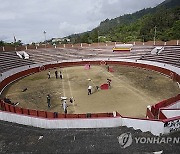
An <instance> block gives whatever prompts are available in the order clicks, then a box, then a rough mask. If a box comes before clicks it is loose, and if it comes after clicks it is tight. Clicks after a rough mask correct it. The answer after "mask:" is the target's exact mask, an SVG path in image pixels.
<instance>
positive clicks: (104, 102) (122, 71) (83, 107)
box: [2, 65, 180, 118]
mask: <svg viewBox="0 0 180 154" xmlns="http://www.w3.org/2000/svg"><path fill="white" fill-rule="evenodd" d="M110 67H112V68H113V70H114V71H115V72H112V73H110V72H108V71H107V68H106V67H105V66H94V65H93V66H91V69H89V70H86V69H85V67H84V66H75V67H67V68H61V69H59V68H58V69H57V71H58V75H59V71H61V72H62V74H63V79H62V80H61V79H60V78H59V76H58V79H56V78H55V73H54V72H55V70H56V69H51V70H50V72H51V78H50V79H48V75H47V73H48V71H43V72H40V73H36V74H32V75H30V76H27V77H25V78H23V79H21V80H19V81H16V82H15V83H13V84H12V85H10V86H8V87H7V88H6V89H5V91H4V92H3V94H2V97H5V96H6V97H8V98H10V99H11V100H12V102H19V103H20V104H19V105H18V106H20V107H23V108H30V109H38V110H47V111H53V112H54V111H56V112H59V113H63V109H62V102H61V97H62V96H65V97H67V98H68V101H67V102H68V113H101V112H113V111H118V112H119V113H120V114H121V115H123V116H133V117H139V118H144V117H145V114H146V108H147V105H152V104H155V103H157V102H158V101H161V100H163V99H167V98H169V97H172V96H175V95H177V94H178V93H179V92H180V90H179V88H178V86H177V84H176V83H175V82H173V81H172V80H171V79H169V78H168V77H166V76H163V75H161V74H159V73H157V72H153V71H147V70H143V69H138V68H133V67H125V66H110ZM107 78H110V79H111V80H112V83H111V88H110V89H108V90H96V88H95V87H96V86H100V85H101V84H103V83H107ZM88 79H91V80H88ZM88 85H91V86H93V93H92V95H88V94H87V88H88ZM25 88H27V90H26V91H25V92H22V90H23V89H25ZM47 94H50V96H51V108H50V109H49V108H48V107H47V100H46V96H47ZM70 97H73V98H74V100H75V101H74V102H73V103H72V104H71V103H70V102H69V98H70Z"/></svg>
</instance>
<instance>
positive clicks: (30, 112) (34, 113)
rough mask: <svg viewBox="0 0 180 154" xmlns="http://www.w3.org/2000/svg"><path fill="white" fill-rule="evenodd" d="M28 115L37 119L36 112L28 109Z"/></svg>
mask: <svg viewBox="0 0 180 154" xmlns="http://www.w3.org/2000/svg"><path fill="white" fill-rule="evenodd" d="M29 115H31V116H34V117H37V116H38V114H37V110H30V109H29Z"/></svg>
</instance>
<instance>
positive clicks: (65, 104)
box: [62, 100, 68, 114]
mask: <svg viewBox="0 0 180 154" xmlns="http://www.w3.org/2000/svg"><path fill="white" fill-rule="evenodd" d="M62 105H63V110H64V113H65V114H67V107H68V106H67V103H66V100H64V101H63V104H62Z"/></svg>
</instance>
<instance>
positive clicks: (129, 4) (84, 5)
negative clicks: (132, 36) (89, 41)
mask: <svg viewBox="0 0 180 154" xmlns="http://www.w3.org/2000/svg"><path fill="white" fill-rule="evenodd" d="M163 1H164V0H0V40H3V41H6V42H11V41H13V36H16V39H17V40H22V42H24V43H30V42H37V41H44V34H43V31H46V32H47V33H46V36H47V38H48V39H49V38H52V37H64V36H67V35H70V34H74V33H80V32H85V31H88V30H92V29H93V28H95V27H97V26H98V25H99V24H100V22H101V21H102V20H105V19H107V18H109V19H112V18H115V17H118V16H120V15H123V14H127V13H133V12H136V11H138V10H141V9H143V8H148V7H154V6H156V5H158V4H159V3H161V2H163Z"/></svg>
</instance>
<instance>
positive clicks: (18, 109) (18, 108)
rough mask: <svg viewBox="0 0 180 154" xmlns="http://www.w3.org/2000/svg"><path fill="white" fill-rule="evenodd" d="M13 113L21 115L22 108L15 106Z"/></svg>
mask: <svg viewBox="0 0 180 154" xmlns="http://www.w3.org/2000/svg"><path fill="white" fill-rule="evenodd" d="M15 113H18V114H23V112H22V108H20V107H17V106H16V107H15Z"/></svg>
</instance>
